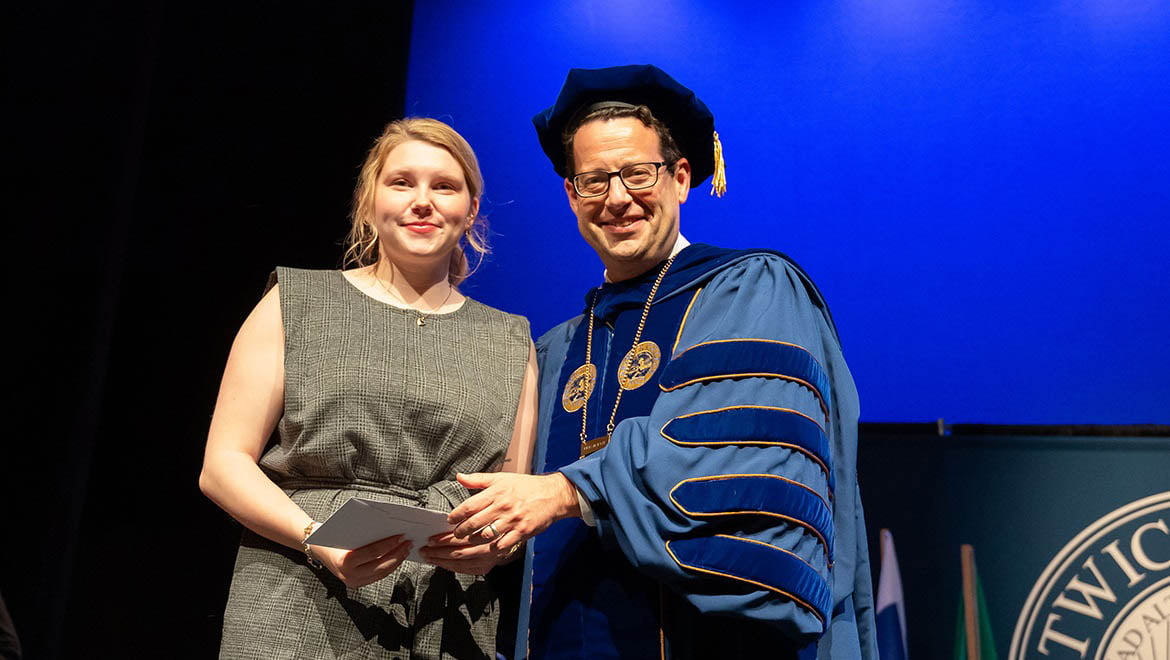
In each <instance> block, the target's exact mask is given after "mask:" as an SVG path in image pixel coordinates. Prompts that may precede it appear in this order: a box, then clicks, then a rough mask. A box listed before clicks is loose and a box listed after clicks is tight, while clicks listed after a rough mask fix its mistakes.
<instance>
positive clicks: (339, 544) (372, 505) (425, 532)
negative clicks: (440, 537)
mask: <svg viewBox="0 0 1170 660" xmlns="http://www.w3.org/2000/svg"><path fill="white" fill-rule="evenodd" d="M452 529H454V525H450V524H448V523H447V514H445V513H443V512H441V511H431V510H430V509H424V508H422V507H417V506H411V505H408V504H391V503H388V502H374V501H371V500H363V499H361V498H357V497H354V498H351V499H350V500H349V501H348V502H346V503H345V504H343V505H342V506H341V508H340V509H338V510H337V511H335V512H334V513H333V515H331V516H329V519H328V520H326V521H325V522H324V523H322V525H321V526H320V527H318V528H317V531H315V532H313V533H312V534H311V535H309V538H307V539H305V540H306V541H307V542H308V543H311V544H313V545H322V546H325V547H328V548H342V549H345V550H353V549H354V548H360V547H362V546H363V545H368V544H370V543H373V542H374V541H379V540H381V539H384V538H386V537H387V536H395V535H398V534H402V535H403V536H405V537H406V538H407V539H410V541H411V542H412V543H413V545H412V546H411V548H410V555H409V556H408V557H407V559H410V560H411V561H417V562H424V560H423V558H422V557H421V556H420V555H419V554H418V549H419V548H421V547H423V546H424V545H426V544H427V539H429V538H430V537H432V536H434V535H435V534H442V533H443V532H449V531H451V530H452ZM424 563H425V562H424Z"/></svg>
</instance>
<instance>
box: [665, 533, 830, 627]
mask: <svg viewBox="0 0 1170 660" xmlns="http://www.w3.org/2000/svg"><path fill="white" fill-rule="evenodd" d="M717 536H722V537H725V538H729V539H735V540H737V541H750V542H752V543H759V544H760V545H766V546H768V547H769V548H772V549H774V550H780V551H781V552H788V551H787V550H785V549H784V548H777V547H776V546H774V545H771V544H768V543H764V542H763V541H754V540H752V539H745V538H742V537H739V536H728V535H726V534H717ZM665 546H666V553H667V554H669V555H670V558H671V559H673V560H674V563H676V564H678V565H679V566H681V567H683V568H686V569H689V570H692V571H697V572H699V573H707V574H708V575H716V576H718V577H725V578H728V579H731V580H738V581H740V582H746V583H747V584H753V585H755V586H757V587H761V588H763V589H767V590H768V591H772V592H775V593H778V594H780V595H781V596H784V597H785V598H787V599H789V600H791V601H792V602H794V603H796V604H797V605H800V606H801V607H803V608H804V609H806V610H808V611H809V612H810V613H811V614H812V615H813V616H815V617H816V618H817V620H818V621H820V622H821V625H822V626H823V625H825V617H824V615H822V614H821V613H820V612H818V611H817V610H816V608H815V607H813V606H812V605H811V604H809V603H807V602H805V600H804V599H803V598H799V597H797V596H795V595H793V594H790V593H788V592H787V591H784V590H783V589H780V588H779V587H774V586H772V585H770V584H764V583H763V582H757V581H756V580H751V579H748V578H744V577H739V576H738V575H731V574H730V573H721V572H719V571H713V570H710V569H707V568H699V567H698V566H691V565H689V564H684V563H682V562H681V561H680V560H679V558H678V557H676V556H675V554H674V551H673V550H671V549H670V541H667V542H666V543H665ZM788 554H790V555H792V556H793V557H796V558H797V559H800V557H799V556H798V555H795V554H793V553H791V552H789V553H788ZM800 560H801V561H804V560H803V559H800ZM805 563H806V564H807V563H808V562H805ZM810 568H812V567H811V566H810ZM813 570H814V571H815V570H816V569H815V568H814V569H813ZM818 575H819V573H818Z"/></svg>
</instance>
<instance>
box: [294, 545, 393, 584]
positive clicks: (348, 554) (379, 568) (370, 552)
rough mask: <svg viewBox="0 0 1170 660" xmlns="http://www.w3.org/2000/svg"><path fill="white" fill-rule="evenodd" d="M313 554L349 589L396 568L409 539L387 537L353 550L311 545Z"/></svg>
mask: <svg viewBox="0 0 1170 660" xmlns="http://www.w3.org/2000/svg"><path fill="white" fill-rule="evenodd" d="M312 548H313V556H314V557H316V558H317V559H318V560H319V561H320V562H321V563H322V564H324V565H325V568H327V569H329V572H330V573H332V574H334V575H336V576H337V579H339V580H341V581H342V582H344V583H345V586H347V587H350V588H352V589H356V588H358V587H364V586H366V585H367V584H373V583H375V582H377V581H378V580H381V579H382V578H384V577H386V576H387V575H390V574H391V573H393V572H394V571H396V570H398V567H399V566H401V565H402V562H404V561H406V556H407V555H408V554H410V541H408V540H406V539H404V538H402V536H401V535H399V536H390V537H387V538H384V539H382V540H381V541H374V542H373V543H371V544H369V545H363V546H362V547H360V548H355V549H353V550H341V549H339V548H326V547H325V546H320V545H314V546H312Z"/></svg>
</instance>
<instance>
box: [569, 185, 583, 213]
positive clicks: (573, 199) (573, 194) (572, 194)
mask: <svg viewBox="0 0 1170 660" xmlns="http://www.w3.org/2000/svg"><path fill="white" fill-rule="evenodd" d="M565 196H566V197H568V198H569V206H570V207H571V208H572V209H573V211H574V212H576V211H577V202H578V201H580V199H579V198H578V197H577V191H576V190H575V189H574V188H573V182H572V181H569V180H568V179H565Z"/></svg>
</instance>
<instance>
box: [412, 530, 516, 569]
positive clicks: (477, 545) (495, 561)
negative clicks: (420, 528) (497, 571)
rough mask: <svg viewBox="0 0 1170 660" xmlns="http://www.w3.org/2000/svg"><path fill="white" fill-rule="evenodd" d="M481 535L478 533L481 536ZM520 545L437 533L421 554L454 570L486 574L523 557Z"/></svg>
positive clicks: (422, 549)
mask: <svg viewBox="0 0 1170 660" xmlns="http://www.w3.org/2000/svg"><path fill="white" fill-rule="evenodd" d="M477 536H478V535H477ZM519 549H520V544H516V545H513V546H503V547H501V546H500V544H499V543H498V542H496V541H486V540H483V539H481V538H475V537H469V538H463V539H460V538H456V537H455V535H454V534H452V533H450V532H448V533H445V534H436V535H435V536H432V537H431V538H430V539H428V540H427V544H426V545H425V546H423V547H422V548H419V554H420V555H422V556H423V559H426V560H427V561H429V562H430V563H432V564H434V565H435V566H438V567H440V568H445V569H447V570H449V571H452V572H454V573H467V574H468V575H486V574H487V573H488V571H490V570H492V569H493V568H495V567H496V566H498V565H500V564H506V563H508V562H510V561H512V560H513V559H515V558H516V557H517V556H519V554H520V553H519V552H518V551H519Z"/></svg>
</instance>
